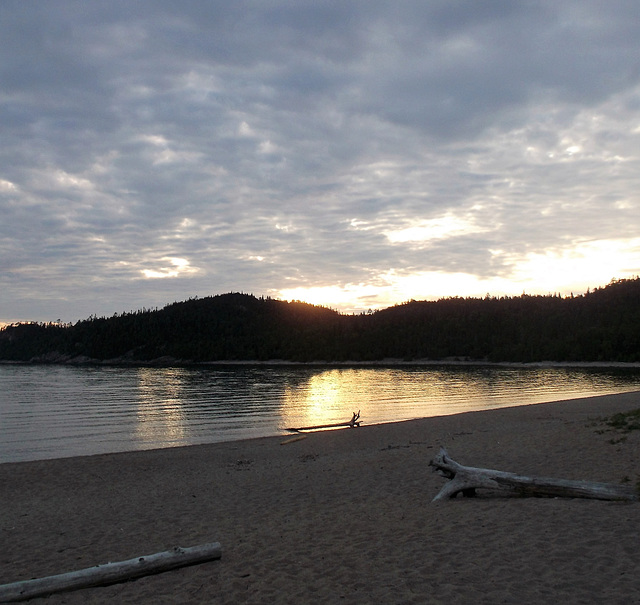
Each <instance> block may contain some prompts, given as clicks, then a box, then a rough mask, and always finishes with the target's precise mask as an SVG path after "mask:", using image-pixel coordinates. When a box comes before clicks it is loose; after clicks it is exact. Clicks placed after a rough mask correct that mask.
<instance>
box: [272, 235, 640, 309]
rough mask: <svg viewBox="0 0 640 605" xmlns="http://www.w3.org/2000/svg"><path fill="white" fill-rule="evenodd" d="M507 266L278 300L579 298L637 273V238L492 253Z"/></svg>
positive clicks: (365, 302) (327, 303) (350, 303)
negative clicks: (494, 272) (505, 273)
mask: <svg viewBox="0 0 640 605" xmlns="http://www.w3.org/2000/svg"><path fill="white" fill-rule="evenodd" d="M493 253H494V255H495V256H496V258H500V260H501V262H502V263H504V264H507V265H509V266H511V267H512V269H511V275H510V277H509V278H505V277H492V276H487V277H482V276H478V275H474V274H472V273H465V272H451V273H445V272H441V271H422V272H420V271H417V272H400V271H395V270H390V271H387V272H386V273H383V274H380V275H378V276H376V277H375V280H372V284H371V285H367V284H347V285H345V286H306V287H305V286H300V287H297V288H289V289H284V290H280V291H278V293H277V297H278V298H282V299H284V300H300V301H303V302H307V303H310V304H314V305H321V306H324V307H330V308H333V309H336V310H338V311H340V312H342V313H362V312H366V311H368V310H376V309H383V308H386V307H390V306H393V305H395V304H400V303H403V302H406V301H409V300H437V299H440V298H446V297H451V296H461V297H474V298H483V297H485V296H487V295H490V296H498V297H500V296H520V295H521V294H523V293H526V294H531V295H533V294H541V295H545V294H555V293H558V294H560V295H562V296H568V295H570V294H583V293H585V292H586V291H587V290H589V289H593V288H596V287H601V286H605V285H607V284H608V283H609V282H610V281H611V280H612V279H624V278H631V277H634V276H635V275H637V274H638V273H639V272H640V238H635V239H629V240H600V241H592V242H582V243H579V244H577V245H575V246H573V247H571V248H566V249H561V250H555V251H549V252H546V253H544V254H543V253H537V252H536V253H530V254H527V255H525V256H519V257H516V256H513V255H509V254H506V253H503V252H502V251H499V250H497V251H494V252H493Z"/></svg>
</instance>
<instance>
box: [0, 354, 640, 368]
mask: <svg viewBox="0 0 640 605" xmlns="http://www.w3.org/2000/svg"><path fill="white" fill-rule="evenodd" d="M0 365H9V366H11V365H16V366H71V367H91V366H100V367H133V368H135V367H141V368H148V367H157V368H170V367H215V366H221V367H235V366H249V367H252V366H258V367H283V366H284V367H288V366H291V367H321V368H325V367H326V368H333V367H336V368H345V367H346V368H349V367H354V368H363V367H364V368H366V367H375V368H380V367H383V368H384V367H398V366H408V367H410V366H419V367H429V366H433V367H443V366H454V367H456V366H457V367H465V366H469V367H484V366H486V367H507V368H511V367H514V368H596V369H597V368H621V369H625V368H628V369H637V368H640V362H635V361H634V362H631V361H522V362H521V361H484V360H469V359H459V358H452V359H413V360H404V359H395V358H387V359H380V360H373V361H323V360H318V361H288V360H284V359H269V360H265V361H260V360H257V359H254V360H232V359H230V360H219V361H192V360H184V359H177V358H173V357H162V358H158V359H150V360H136V361H133V360H130V359H126V358H117V359H105V360H101V359H91V358H87V357H81V358H76V357H72V358H68V359H67V358H65V359H60V360H36V361H34V360H29V361H15V360H9V359H0Z"/></svg>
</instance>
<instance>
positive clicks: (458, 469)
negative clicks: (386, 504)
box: [429, 448, 639, 502]
mask: <svg viewBox="0 0 640 605" xmlns="http://www.w3.org/2000/svg"><path fill="white" fill-rule="evenodd" d="M429 466H433V467H434V471H436V472H438V473H440V475H442V476H443V477H446V478H447V479H450V481H448V482H447V483H446V484H445V486H444V487H443V488H442V489H441V490H440V492H439V493H438V495H437V496H436V497H435V498H434V499H433V502H436V501H438V500H445V499H447V498H455V497H456V496H457V495H458V494H459V493H461V492H462V495H463V496H467V497H472V496H475V495H476V489H478V488H486V489H491V490H503V491H510V492H515V493H517V494H519V495H521V496H547V497H556V498H558V497H560V498H593V499H596V500H627V501H633V500H638V499H639V497H638V491H637V490H636V489H634V488H633V487H628V486H623V485H612V484H609V483H593V482H590V481H571V480H566V479H551V478H547V477H525V476H522V475H516V474H515V473H505V472H503V471H495V470H492V469H487V468H474V467H472V466H463V465H462V464H458V463H457V462H455V461H454V460H452V459H451V458H450V457H449V454H447V450H445V449H444V448H441V449H440V451H439V452H438V454H437V455H436V457H435V458H434V459H433V460H432V461H431V462H430V463H429Z"/></svg>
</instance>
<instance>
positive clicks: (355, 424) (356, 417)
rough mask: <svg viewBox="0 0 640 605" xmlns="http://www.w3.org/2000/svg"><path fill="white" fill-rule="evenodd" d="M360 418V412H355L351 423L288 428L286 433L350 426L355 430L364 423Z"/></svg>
mask: <svg viewBox="0 0 640 605" xmlns="http://www.w3.org/2000/svg"><path fill="white" fill-rule="evenodd" d="M359 418H360V410H358V411H357V412H353V416H352V417H351V420H349V422H336V423H335V424H318V425H317V426H301V427H297V428H286V429H285V431H291V432H292V433H295V432H298V431H315V430H318V429H333V428H338V427H341V426H344V427H347V426H348V427H349V428H350V429H353V428H357V427H359V426H360V423H361V422H362V421H361V420H359Z"/></svg>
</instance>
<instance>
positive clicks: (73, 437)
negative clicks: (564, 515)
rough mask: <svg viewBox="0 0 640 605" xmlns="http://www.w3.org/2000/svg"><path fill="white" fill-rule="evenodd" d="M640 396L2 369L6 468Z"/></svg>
mask: <svg viewBox="0 0 640 605" xmlns="http://www.w3.org/2000/svg"><path fill="white" fill-rule="evenodd" d="M632 390H640V369H638V368H592V367H590V368H569V367H530V366H460V365H455V366H453V365H452V366H417V365H416V366H404V365H402V366H389V367H342V366H341V367H320V366H291V365H282V366H198V367H174V368H149V367H139V368H134V367H103V366H97V367H93V366H86V367H72V366H56V365H10V364H8V365H0V462H15V461H26V460H39V459H46V458H62V457H67V456H77V455H85V454H98V453H107V452H119V451H131V450H140V449H152V448H164V447H172V446H181V445H192V444H198V443H212V442H218V441H230V440H238V439H247V438H252V437H263V436H270V435H281V434H285V428H286V427H292V426H293V427H295V426H312V425H320V424H329V423H334V422H346V421H348V420H349V419H350V418H351V414H352V412H355V411H358V410H360V412H361V420H362V421H363V423H364V424H377V423H383V422H393V421H399V420H408V419H413V418H423V417H430V416H440V415H447V414H456V413H460V412H466V411H472V410H486V409H492V408H500V407H507V406H514V405H529V404H535V403H542V402H545V401H556V400H562V399H571V398H577V397H587V396H592V395H603V394H610V393H620V392H625V391H632Z"/></svg>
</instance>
